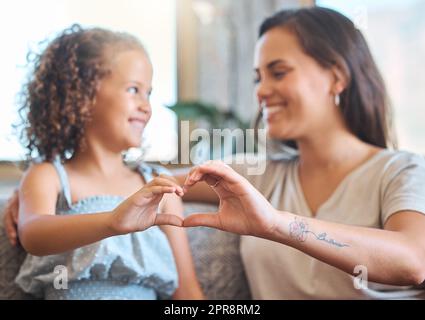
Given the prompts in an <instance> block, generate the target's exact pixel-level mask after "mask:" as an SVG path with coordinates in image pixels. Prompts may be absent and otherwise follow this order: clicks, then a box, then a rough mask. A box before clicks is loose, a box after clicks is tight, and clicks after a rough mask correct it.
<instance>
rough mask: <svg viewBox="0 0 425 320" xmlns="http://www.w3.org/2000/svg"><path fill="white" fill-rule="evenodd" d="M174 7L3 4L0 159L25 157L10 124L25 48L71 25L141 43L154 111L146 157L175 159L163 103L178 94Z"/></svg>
mask: <svg viewBox="0 0 425 320" xmlns="http://www.w3.org/2000/svg"><path fill="white" fill-rule="evenodd" d="M175 6H176V4H175V0H162V1H151V0H121V1H116V0H115V1H104V0H90V1H85V0H61V1H57V0H37V1H31V0H14V1H7V2H4V3H2V4H1V9H0V39H1V41H2V50H1V53H0V55H1V59H0V70H1V72H0V83H1V93H0V108H1V116H0V160H19V159H21V158H22V156H23V155H24V150H23V148H22V147H21V146H20V144H19V141H18V137H17V136H16V135H15V134H14V133H13V130H12V124H13V123H16V122H17V121H18V115H17V108H18V106H17V100H16V97H17V93H18V92H19V91H20V89H21V85H22V83H23V82H24V80H25V77H26V74H27V70H26V69H25V65H26V55H27V53H28V50H29V49H32V50H33V49H37V48H38V43H39V42H40V41H42V40H44V39H46V38H47V39H52V38H53V37H54V36H55V34H56V33H57V32H59V31H61V30H62V29H64V28H66V27H69V26H70V25H72V24H73V23H79V24H81V25H83V26H86V27H91V26H99V27H105V28H108V29H112V30H116V31H126V32H130V33H132V34H134V35H135V36H137V37H139V38H140V39H141V41H142V42H143V43H144V45H145V46H146V49H147V51H148V52H149V54H150V57H151V60H152V63H153V67H154V79H153V94H152V97H151V101H152V108H153V115H152V119H151V121H150V123H149V125H148V126H147V128H146V130H145V134H144V138H145V145H146V146H145V147H146V148H145V149H146V156H145V159H146V160H148V161H154V160H155V161H157V160H171V159H173V158H174V157H175V156H176V154H177V120H176V117H175V115H174V113H173V112H172V111H170V110H169V109H167V108H165V107H164V106H165V105H171V104H174V103H175V102H176V98H177V84H176V79H177V76H176V72H177V71H176V70H177V67H176V26H175V24H176V14H175V11H176V7H175ZM36 51H39V49H38V50H36ZM174 146H175V148H174Z"/></svg>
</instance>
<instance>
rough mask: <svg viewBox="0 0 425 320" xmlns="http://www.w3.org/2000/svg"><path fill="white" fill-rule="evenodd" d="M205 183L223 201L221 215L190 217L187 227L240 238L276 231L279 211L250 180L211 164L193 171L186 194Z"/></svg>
mask: <svg viewBox="0 0 425 320" xmlns="http://www.w3.org/2000/svg"><path fill="white" fill-rule="evenodd" d="M199 181H205V182H206V183H207V184H208V185H210V187H211V188H213V189H214V191H215V192H216V193H217V195H218V196H219V198H220V205H219V209H218V212H215V213H200V214H199V213H198V214H193V215H191V216H189V217H187V218H186V219H185V220H184V222H183V226H185V227H195V226H207V227H213V228H217V229H220V230H224V231H229V232H233V233H238V234H245V235H253V236H258V237H266V236H267V235H270V234H272V233H273V231H274V229H275V224H276V223H275V219H276V215H277V211H276V210H275V209H274V208H273V207H272V206H271V204H270V203H269V202H268V201H267V200H266V199H265V198H264V197H263V195H262V194H261V193H260V192H258V191H257V190H256V189H255V188H254V187H253V186H252V185H251V184H250V183H249V181H248V180H246V179H245V178H244V177H242V176H240V175H239V174H237V173H236V172H235V171H234V170H233V169H232V168H230V167H229V166H228V165H226V164H225V163H224V162H222V161H208V162H207V163H205V164H203V165H200V166H197V167H195V168H193V169H192V170H191V171H190V173H189V175H188V176H187V178H186V181H185V184H184V186H183V188H184V189H185V191H186V190H187V189H188V188H190V187H191V186H193V185H195V184H196V183H197V182H199Z"/></svg>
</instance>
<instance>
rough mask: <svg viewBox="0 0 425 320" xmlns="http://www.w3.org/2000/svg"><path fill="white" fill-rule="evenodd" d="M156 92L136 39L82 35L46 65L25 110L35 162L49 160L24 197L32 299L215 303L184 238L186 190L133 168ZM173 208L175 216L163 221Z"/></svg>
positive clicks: (53, 52)
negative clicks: (129, 156)
mask: <svg viewBox="0 0 425 320" xmlns="http://www.w3.org/2000/svg"><path fill="white" fill-rule="evenodd" d="M151 82H152V66H151V63H150V61H149V59H148V57H147V54H146V52H145V50H144V48H143V46H142V45H141V43H140V42H139V41H138V40H137V39H136V38H134V37H133V36H131V35H128V34H124V33H115V32H112V31H108V30H104V29H99V28H93V29H82V28H81V27H79V26H73V27H71V28H69V29H67V30H65V31H63V33H62V34H60V35H59V36H58V37H57V38H56V39H55V40H54V41H53V42H51V43H50V44H49V46H48V47H47V48H46V50H45V51H44V52H43V53H42V54H41V55H40V56H39V57H37V58H36V61H35V69H34V74H33V77H32V78H31V79H30V81H29V84H28V86H27V87H26V90H25V98H26V100H25V103H24V105H23V107H22V110H21V111H24V112H25V113H26V116H27V119H26V122H25V126H26V128H25V129H26V142H27V147H28V150H29V154H30V155H34V153H37V154H38V156H40V157H41V158H42V159H43V161H44V162H42V163H38V164H34V165H32V166H31V168H30V169H29V170H28V171H27V173H26V175H25V177H24V178H23V180H22V183H21V186H20V191H19V202H20V204H21V205H20V209H19V210H20V211H19V223H18V231H19V238H20V241H21V243H22V245H23V247H24V248H25V249H26V250H27V251H28V252H29V255H28V257H27V258H26V260H25V262H24V264H23V265H22V267H21V269H20V272H19V274H18V276H17V278H16V281H17V283H18V284H19V285H20V286H21V287H22V288H23V289H24V290H25V291H26V292H29V293H32V294H34V295H35V296H37V297H42V298H45V299H156V298H169V297H171V296H172V297H173V298H183V299H197V298H202V297H203V295H202V292H201V289H200V286H199V283H198V282H197V280H196V276H195V271H194V266H193V262H192V258H191V255H190V249H189V244H188V241H187V238H186V235H185V233H184V230H183V229H180V228H176V227H174V226H181V225H182V204H181V202H180V199H179V197H178V196H181V195H182V194H183V191H182V189H181V187H180V186H178V184H177V183H176V182H175V181H174V180H172V178H170V177H168V176H167V175H164V174H163V173H166V171H165V170H164V169H162V168H160V167H156V166H148V165H146V164H140V165H139V166H138V167H137V170H132V169H130V168H129V167H128V166H126V165H125V163H124V162H123V159H122V152H123V151H125V150H127V149H129V148H130V147H138V146H140V144H141V137H142V133H143V130H144V128H145V126H146V124H147V122H148V121H149V119H150V116H151V106H150V103H149V96H150V94H151V91H152V88H151ZM161 199H163V201H162V202H161V206H160V211H161V212H167V213H169V214H164V213H162V214H157V210H158V207H159V204H160V200H161ZM165 224H169V226H163V227H162V228H161V229H160V228H159V227H158V225H165ZM170 225H174V226H170ZM139 231H141V232H139ZM64 288H65V289H64Z"/></svg>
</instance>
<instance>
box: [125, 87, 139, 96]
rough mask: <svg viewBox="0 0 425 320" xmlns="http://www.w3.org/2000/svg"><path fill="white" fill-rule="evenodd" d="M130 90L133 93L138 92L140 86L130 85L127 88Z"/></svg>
mask: <svg viewBox="0 0 425 320" xmlns="http://www.w3.org/2000/svg"><path fill="white" fill-rule="evenodd" d="M127 91H128V92H130V93H132V94H138V93H139V88H137V87H130V88H128V90H127Z"/></svg>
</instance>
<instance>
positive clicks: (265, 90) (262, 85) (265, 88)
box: [256, 80, 273, 101]
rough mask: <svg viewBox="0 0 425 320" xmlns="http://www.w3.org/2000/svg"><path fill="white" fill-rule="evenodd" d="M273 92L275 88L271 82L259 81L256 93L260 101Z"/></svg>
mask: <svg viewBox="0 0 425 320" xmlns="http://www.w3.org/2000/svg"><path fill="white" fill-rule="evenodd" d="M272 93H273V88H272V87H271V85H270V84H269V83H267V82H266V81H264V80H262V81H260V82H258V84H257V87H256V95H257V99H258V100H259V101H262V100H265V99H267V98H269V97H270V96H271V95H272Z"/></svg>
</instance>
